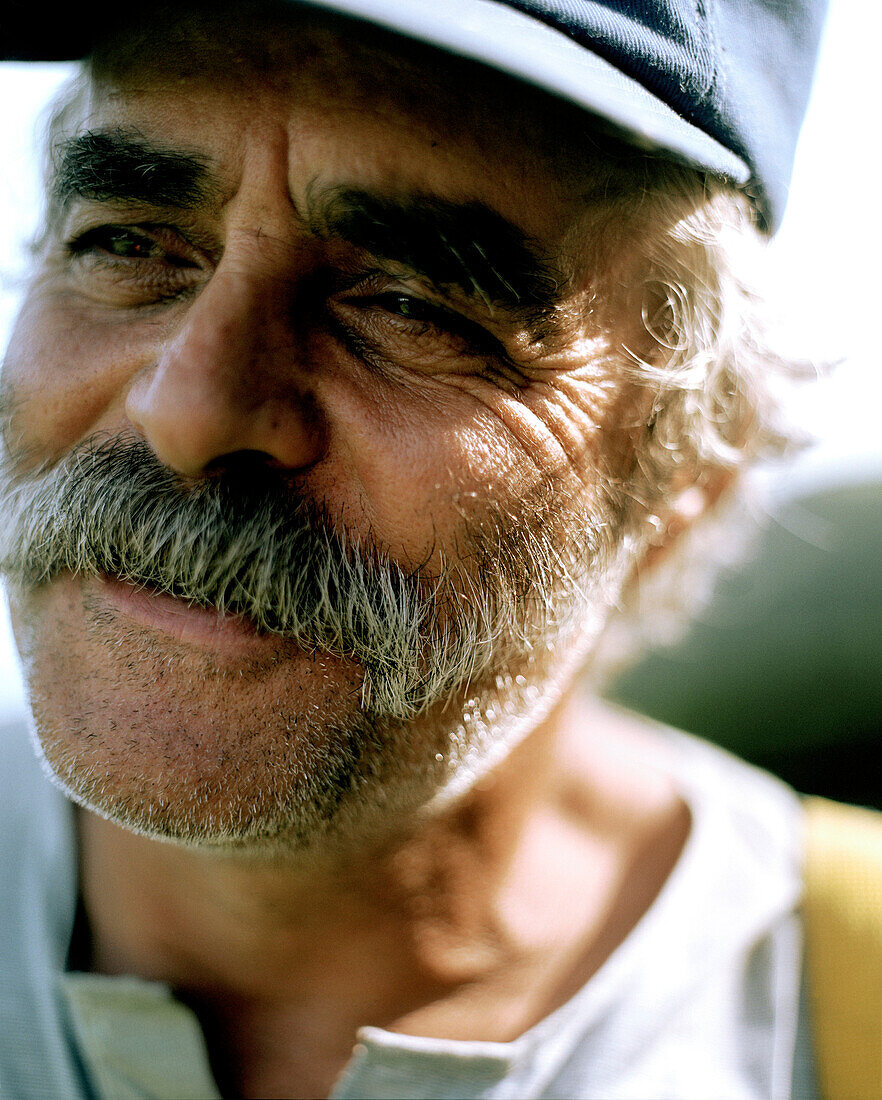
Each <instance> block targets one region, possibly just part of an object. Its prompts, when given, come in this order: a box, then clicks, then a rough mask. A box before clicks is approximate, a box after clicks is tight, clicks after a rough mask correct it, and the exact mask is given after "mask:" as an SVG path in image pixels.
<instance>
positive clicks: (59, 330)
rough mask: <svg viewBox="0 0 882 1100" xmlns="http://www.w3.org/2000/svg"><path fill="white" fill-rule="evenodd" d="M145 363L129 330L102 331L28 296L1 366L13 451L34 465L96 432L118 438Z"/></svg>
mask: <svg viewBox="0 0 882 1100" xmlns="http://www.w3.org/2000/svg"><path fill="white" fill-rule="evenodd" d="M137 337H140V338H139V339H138V338H137ZM145 349H147V350H146V351H145ZM147 356H149V342H148V341H147V340H145V339H144V334H143V333H141V332H137V333H133V331H132V326H130V325H128V326H126V325H122V324H115V325H114V324H112V323H108V322H107V321H105V322H104V323H99V322H98V321H97V320H96V319H94V318H92V317H90V316H89V314H88V312H87V311H85V310H77V309H70V308H66V307H65V306H64V304H63V303H62V302H61V301H60V300H59V299H57V298H53V297H51V296H48V295H47V296H40V295H33V296H32V297H30V298H29V299H28V300H27V301H26V302H25V304H24V306H23V308H22V311H21V313H20V314H19V317H18V319H17V321H16V323H15V327H14V329H13V334H12V338H11V340H10V344H9V348H8V351H7V353H6V357H5V361H4V365H3V401H4V406H5V407H6V408H7V409H8V413H9V422H8V431H9V441H10V446H11V447H12V448H13V449H14V450H15V451H16V452H18V453H19V454H20V455H21V456H22V458H23V460H24V461H26V462H27V463H28V464H34V465H36V464H38V463H40V462H47V461H48V462H52V461H54V460H56V459H58V458H60V457H61V456H62V455H63V454H65V453H66V452H67V451H68V450H70V448H71V447H72V446H74V445H75V444H76V443H78V442H80V441H81V440H82V439H84V438H85V437H87V436H89V435H91V434H93V433H94V432H100V431H102V430H107V431H109V432H118V431H119V428H120V424H121V423H122V417H123V415H124V414H123V413H122V409H123V404H124V400H125V393H126V390H127V388H128V385H129V384H130V382H131V379H132V377H133V376H134V374H135V373H136V372H137V370H138V369H139V367H140V366H141V365H142V364H143V363H144V362H145V361H146V358H147Z"/></svg>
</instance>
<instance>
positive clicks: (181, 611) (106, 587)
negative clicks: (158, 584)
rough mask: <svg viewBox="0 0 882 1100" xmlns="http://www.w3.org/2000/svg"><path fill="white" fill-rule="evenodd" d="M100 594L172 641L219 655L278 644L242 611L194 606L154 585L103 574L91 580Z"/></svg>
mask: <svg viewBox="0 0 882 1100" xmlns="http://www.w3.org/2000/svg"><path fill="white" fill-rule="evenodd" d="M93 583H94V584H96V585H97V588H98V595H99V598H100V599H101V600H102V601H103V602H105V603H107V604H110V605H111V607H112V608H113V610H114V611H116V612H117V613H118V614H121V615H124V616H125V617H126V618H127V619H131V620H133V621H134V622H136V623H138V624H139V625H141V626H146V627H148V628H149V629H150V630H153V631H159V632H161V633H163V634H166V635H168V636H169V637H170V638H171V639H172V640H173V641H176V642H180V643H184V644H189V645H196V646H199V647H201V648H203V649H210V650H213V651H214V652H216V653H217V654H219V655H223V656H229V657H248V656H253V655H256V654H259V653H265V652H266V651H267V650H268V649H272V648H277V647H278V645H279V642H280V639H279V638H277V637H275V636H273V635H271V634H263V633H261V632H260V631H258V629H257V628H256V627H255V626H254V624H253V623H252V622H251V620H250V619H247V618H245V617H244V616H243V615H228V614H221V612H219V611H215V610H214V609H213V608H207V607H196V606H194V605H193V604H189V603H187V602H186V601H185V600H180V599H177V598H176V597H175V596H169V595H167V594H166V593H164V592H157V591H156V590H155V589H151V588H144V587H141V586H138V585H134V584H130V583H129V582H128V581H124V580H120V579H119V578H118V577H111V576H105V577H102V578H100V579H99V580H97V581H95V582H93Z"/></svg>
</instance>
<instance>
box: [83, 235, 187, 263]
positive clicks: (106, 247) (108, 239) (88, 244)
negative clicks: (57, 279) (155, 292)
mask: <svg viewBox="0 0 882 1100" xmlns="http://www.w3.org/2000/svg"><path fill="white" fill-rule="evenodd" d="M151 228H153V229H154V231H157V230H160V229H161V228H162V227H161V226H157V227H151ZM121 240H126V241H128V242H129V243H130V244H132V245H134V246H137V245H140V244H146V245H148V246H149V247H150V248H151V249H156V250H157V251H158V252H160V253H161V259H162V260H163V261H164V262H165V263H168V264H170V265H171V266H172V267H178V268H188V267H195V266H196V264H195V263H194V262H193V261H192V260H190V259H187V258H186V257H183V256H180V255H176V254H175V253H174V252H171V251H169V250H168V249H166V248H164V247H163V246H162V244H160V243H159V242H158V241H157V240H155V238H154V237H152V236H151V235H150V233H148V232H144V230H143V229H141V228H138V229H136V228H134V227H129V226H124V225H100V226H97V227H95V228H94V229H87V230H86V231H85V232H84V233H80V234H79V235H77V236H75V237H73V238H72V239H71V240H69V241H67V242H66V243H65V250H66V251H67V252H68V254H69V255H72V256H82V255H84V254H86V253H88V252H103V253H105V254H106V255H107V256H108V257H109V258H110V259H111V260H116V261H122V262H126V261H134V262H139V261H143V260H156V259H160V256H151V255H144V256H138V255H132V256H123V255H117V254H116V253H114V252H113V250H112V248H111V247H110V245H111V243H112V242H113V241H121Z"/></svg>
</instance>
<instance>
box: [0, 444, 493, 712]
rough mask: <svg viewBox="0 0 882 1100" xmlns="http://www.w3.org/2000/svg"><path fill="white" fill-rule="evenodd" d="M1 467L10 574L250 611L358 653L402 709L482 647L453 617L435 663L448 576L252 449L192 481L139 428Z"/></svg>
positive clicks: (373, 683) (327, 645)
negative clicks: (12, 473) (121, 585)
mask: <svg viewBox="0 0 882 1100" xmlns="http://www.w3.org/2000/svg"><path fill="white" fill-rule="evenodd" d="M6 481H7V484H6V485H5V487H4V491H3V497H4V498H5V499H4V500H3V501H2V503H3V506H4V507H3V510H4V520H5V523H4V534H3V536H2V538H0V569H2V571H3V572H4V573H5V575H6V576H7V577H8V578H9V579H10V580H11V581H12V583H13V584H16V585H19V586H23V587H33V586H38V585H42V584H45V583H47V582H48V581H51V580H52V579H53V578H54V577H56V576H58V575H59V574H61V573H65V572H71V573H78V574H84V575H89V576H101V575H105V574H112V575H114V576H118V577H121V578H123V579H124V580H127V581H131V582H132V583H134V584H138V585H145V586H151V587H152V588H155V589H157V590H159V591H161V592H165V593H168V594H170V595H173V596H177V597H178V598H181V599H184V600H188V601H190V602H192V603H195V604H198V605H200V606H205V607H213V608H216V609H217V610H218V611H220V612H224V613H236V614H241V615H245V616H247V617H248V618H249V619H250V620H251V621H252V622H253V623H254V624H255V625H256V626H257V627H258V628H259V629H261V630H263V631H267V632H270V633H273V634H278V635H281V636H283V637H286V638H290V639H293V640H295V641H297V642H298V643H299V644H301V645H302V646H304V647H305V648H308V649H312V650H322V651H326V652H333V653H338V654H341V655H346V656H349V657H354V658H355V659H356V660H358V661H360V662H361V663H362V664H364V666H365V668H366V670H367V679H366V683H367V684H368V687H367V688H366V689H365V690H366V691H367V692H368V694H369V695H372V696H374V697H375V698H374V702H379V699H378V698H376V697H377V696H378V694H379V695H380V696H382V697H383V698H384V704H383V705H384V707H385V709H387V710H390V709H391V710H393V711H394V712H395V713H396V714H397V715H399V716H404V715H405V714H412V713H413V712H414V711H415V710H418V709H420V708H421V707H423V706H426V705H428V703H429V702H430V701H431V699H433V698H434V697H435V696H436V695H437V693H438V691H439V689H440V687H441V681H443V682H444V683H445V684H449V683H450V682H451V680H456V679H458V678H461V677H462V674H463V672H464V671H465V665H466V664H468V663H470V662H473V661H474V653H473V654H472V656H471V657H467V656H466V652H465V651H466V649H467V648H468V647H469V646H470V645H471V646H472V648H474V643H475V641H476V639H475V637H474V633H473V632H471V631H469V630H466V633H467V634H470V638H469V639H465V638H462V637H459V638H458V639H457V638H455V637H454V635H455V634H456V633H457V632H456V631H455V630H454V629H453V628H452V627H451V625H450V624H449V623H448V626H447V628H446V630H445V633H444V637H443V638H439V637H437V636H433V637H431V646H432V654H433V656H432V660H431V662H430V663H431V664H432V665H433V666H435V667H434V668H432V669H429V668H427V662H426V657H427V652H426V651H427V645H428V644H429V639H430V636H432V635H436V631H435V629H434V624H435V623H436V621H437V619H438V613H439V610H440V604H441V603H443V602H444V601H443V597H442V596H441V594H440V593H441V589H442V587H443V584H442V582H441V581H440V580H438V579H434V580H432V579H427V578H426V577H424V576H422V575H421V574H419V573H417V572H415V571H412V572H406V571H405V570H404V569H402V568H401V566H400V565H398V564H396V563H395V562H393V561H391V560H390V559H389V558H388V556H386V555H383V554H381V553H380V552H378V551H377V550H376V548H374V547H373V546H366V545H364V544H363V543H359V542H357V541H356V540H355V539H353V538H352V537H351V536H349V535H347V534H346V533H345V532H340V531H339V530H337V529H336V528H335V526H334V523H333V521H332V519H331V517H330V516H329V514H328V512H327V510H326V509H325V508H323V507H322V506H321V505H318V504H316V503H314V502H311V501H308V500H305V499H303V497H302V496H298V495H297V493H296V492H295V491H294V490H292V487H291V485H290V484H289V483H287V482H286V481H285V480H284V479H283V477H282V476H281V475H280V474H279V473H278V472H277V471H274V470H272V469H271V468H268V467H267V466H266V465H264V464H262V463H260V462H259V461H257V460H256V459H255V460H254V461H251V460H249V459H248V457H247V456H242V461H241V462H239V463H238V464H236V465H231V466H230V467H228V468H226V469H224V470H223V471H221V472H219V473H217V474H216V475H212V476H210V477H207V478H205V479H203V480H202V481H200V482H197V483H190V484H184V483H182V481H181V480H180V479H179V478H178V477H177V476H176V475H175V474H174V473H173V472H172V471H170V470H169V469H167V468H166V467H164V466H163V465H162V464H161V463H160V462H159V461H158V460H157V458H156V457H155V456H154V454H153V452H152V451H151V450H150V448H149V447H148V446H147V445H146V444H144V443H143V442H141V441H132V440H120V439H113V440H107V441H103V442H91V443H89V444H87V445H84V446H81V447H79V448H77V449H76V450H75V451H74V452H72V453H71V454H70V455H69V456H68V457H67V458H66V459H65V460H64V461H63V462H62V463H60V464H59V465H58V466H55V467H53V468H52V469H51V470H49V471H48V472H45V473H42V474H39V475H37V476H36V477H30V478H28V479H26V480H16V479H13V478H9V477H7V478H6ZM460 625H462V624H461V623H460ZM445 665H446V667H442V666H445ZM405 680H406V681H407V684H406V686H405V684H404V681H405ZM393 681H394V682H395V684H396V685H397V686H396V687H395V689H394V691H391V694H390V690H391V685H392V682H393ZM382 685H385V688H384V689H383V690H380V688H381V686H382ZM392 696H394V699H393V698H392Z"/></svg>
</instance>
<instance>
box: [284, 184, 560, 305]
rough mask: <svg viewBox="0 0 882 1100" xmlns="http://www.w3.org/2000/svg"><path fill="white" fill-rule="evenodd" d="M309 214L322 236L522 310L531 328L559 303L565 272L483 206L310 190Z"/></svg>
mask: <svg viewBox="0 0 882 1100" xmlns="http://www.w3.org/2000/svg"><path fill="white" fill-rule="evenodd" d="M306 214H307V220H308V222H309V225H310V226H311V228H312V229H313V231H314V232H316V233H317V234H318V235H320V236H323V237H330V238H334V239H340V240H345V241H347V242H348V243H349V244H352V245H353V246H354V247H356V248H359V249H362V250H363V251H365V252H367V253H369V254H370V255H372V256H375V257H376V258H377V259H380V260H386V261H390V262H392V263H395V264H399V265H401V266H402V267H403V268H405V269H406V270H407V271H409V272H412V273H414V274H416V275H418V276H422V277H424V278H425V279H427V280H428V281H429V282H430V283H431V284H432V285H433V286H435V287H436V288H438V289H439V290H440V291H444V292H447V291H450V290H456V291H458V292H459V293H460V294H462V295H464V296H466V297H467V298H470V299H479V300H481V301H483V302H484V304H485V305H488V306H494V307H499V308H501V309H502V310H504V311H506V312H508V313H513V314H519V315H522V316H523V317H524V319H525V320H526V321H527V322H528V324H530V326H531V327H534V326H536V327H538V326H539V325H540V324H541V322H542V321H543V320H544V319H546V318H547V317H548V316H549V315H550V314H551V313H552V312H553V311H554V309H555V307H556V306H558V305H559V303H560V298H561V293H562V286H563V282H564V280H563V277H562V276H561V275H560V274H559V273H558V272H557V271H556V270H555V269H554V268H553V266H552V265H551V263H550V262H549V261H548V260H546V259H544V258H543V257H542V256H541V255H540V253H539V250H538V248H537V247H536V245H535V244H534V243H533V242H532V241H531V240H530V238H529V237H528V236H527V235H526V234H525V233H524V232H523V231H522V230H521V229H520V228H519V227H517V226H515V225H514V224H513V223H512V222H510V221H508V219H506V218H504V217H503V216H502V215H501V214H500V213H499V212H498V211H496V210H493V209H492V208H491V207H489V206H486V205H484V204H483V203H480V202H469V201H467V202H455V201H449V200H446V199H441V198H438V197H437V196H434V195H426V194H421V193H406V194H404V195H401V196H386V195H377V194H375V193H373V192H369V191H364V190H357V189H352V188H330V189H328V190H325V191H322V192H320V193H317V192H316V189H315V188H312V189H311V190H310V194H309V197H308V201H307V211H306Z"/></svg>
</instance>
